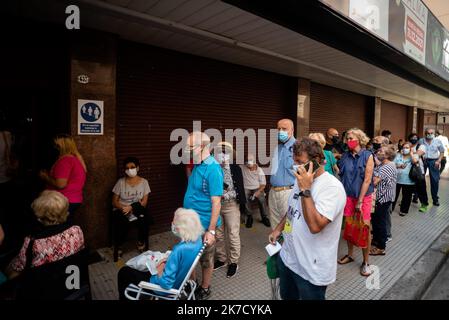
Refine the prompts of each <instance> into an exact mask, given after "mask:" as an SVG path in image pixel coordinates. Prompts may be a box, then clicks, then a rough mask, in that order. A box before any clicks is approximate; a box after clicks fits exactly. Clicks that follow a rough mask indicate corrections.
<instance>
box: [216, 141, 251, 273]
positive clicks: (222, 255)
mask: <svg viewBox="0 0 449 320" xmlns="http://www.w3.org/2000/svg"><path fill="white" fill-rule="evenodd" d="M216 150H220V151H219V152H218V153H217V154H216V155H215V157H216V159H217V161H218V162H219V163H220V165H221V167H222V169H223V173H224V185H223V188H224V193H223V199H222V203H221V211H220V214H221V217H222V219H223V224H222V225H221V226H220V227H219V228H218V229H217V235H216V239H217V244H216V251H215V256H216V260H215V263H214V270H217V269H219V268H221V267H223V266H225V265H226V264H227V263H228V272H227V275H226V276H227V277H228V278H232V277H233V276H235V275H236V273H237V270H238V261H239V259H240V212H243V213H245V205H246V196H245V188H244V185H243V174H242V170H241V168H240V166H239V165H238V164H236V163H235V161H234V160H235V152H234V149H233V147H232V145H231V144H230V143H228V142H220V143H219V144H218V145H217V148H216Z"/></svg>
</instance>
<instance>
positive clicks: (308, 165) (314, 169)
mask: <svg viewBox="0 0 449 320" xmlns="http://www.w3.org/2000/svg"><path fill="white" fill-rule="evenodd" d="M310 162H312V163H313V172H314V173H315V171H317V170H318V168H319V167H320V164H319V163H318V162H317V161H316V160H315V159H314V160H311V161H310ZM310 162H309V163H308V164H306V165H305V166H304V169H306V171H309V167H310Z"/></svg>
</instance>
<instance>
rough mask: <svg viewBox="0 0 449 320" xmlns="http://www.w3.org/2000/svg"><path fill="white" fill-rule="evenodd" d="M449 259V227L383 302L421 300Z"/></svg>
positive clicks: (396, 284)
mask: <svg viewBox="0 0 449 320" xmlns="http://www.w3.org/2000/svg"><path fill="white" fill-rule="evenodd" d="M448 257H449V227H448V228H446V230H444V231H443V232H442V233H441V234H440V236H439V237H438V238H437V239H436V240H435V241H434V242H433V243H432V245H431V246H430V247H429V249H427V250H426V252H424V253H423V255H422V256H421V257H419V258H418V260H416V261H415V262H414V263H413V265H412V266H411V267H410V269H408V270H407V272H406V273H405V274H404V275H403V276H402V277H401V278H400V279H399V280H398V281H397V282H396V283H395V284H394V285H393V287H391V288H390V289H389V290H388V291H387V293H385V295H384V296H383V297H382V300H420V299H421V297H422V296H423V295H424V293H425V292H426V290H427V289H428V287H429V285H430V283H431V282H432V280H433V279H434V278H435V276H436V275H437V274H438V272H439V271H440V270H441V268H442V266H443V265H444V263H445V262H446V260H447V259H448Z"/></svg>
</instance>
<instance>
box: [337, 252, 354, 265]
mask: <svg viewBox="0 0 449 320" xmlns="http://www.w3.org/2000/svg"><path fill="white" fill-rule="evenodd" d="M353 261H354V259H353V258H352V257H351V256H350V255H348V254H347V255H345V256H344V257H343V258H341V259H340V260H338V261H337V262H338V264H347V263H351V262H353Z"/></svg>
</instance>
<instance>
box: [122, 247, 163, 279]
mask: <svg viewBox="0 0 449 320" xmlns="http://www.w3.org/2000/svg"><path fill="white" fill-rule="evenodd" d="M170 253H171V251H167V252H165V253H162V252H160V251H150V250H148V251H145V252H143V253H142V254H140V255H138V256H136V257H134V258H131V259H129V260H128V261H127V262H126V265H127V266H128V267H131V268H133V269H136V270H139V271H143V272H145V271H150V273H151V274H152V275H155V274H157V265H158V264H159V262H160V261H162V260H164V259H168V256H169V255H170Z"/></svg>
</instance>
